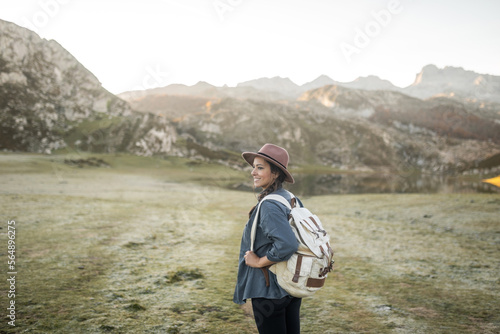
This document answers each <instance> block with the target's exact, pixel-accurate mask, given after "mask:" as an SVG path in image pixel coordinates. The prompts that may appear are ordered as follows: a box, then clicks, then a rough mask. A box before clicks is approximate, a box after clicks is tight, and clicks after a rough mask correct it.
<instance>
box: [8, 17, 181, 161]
mask: <svg viewBox="0 0 500 334" xmlns="http://www.w3.org/2000/svg"><path fill="white" fill-rule="evenodd" d="M175 135H176V134H175V129H174V128H173V127H172V126H171V125H170V124H169V123H168V122H166V121H165V120H164V119H162V118H160V117H157V116H154V115H150V114H141V113H136V112H133V111H132V109H131V108H130V105H129V104H128V103H127V102H125V101H123V100H122V99H120V98H118V97H116V96H115V95H113V94H111V93H109V92H108V91H107V90H105V89H104V88H103V87H102V86H101V83H100V82H99V80H98V79H97V78H96V77H95V76H94V75H93V74H92V73H91V72H89V71H88V70H87V69H86V68H85V67H84V66H83V65H81V64H80V63H79V62H78V61H77V60H76V59H75V58H74V57H73V56H72V55H71V54H70V53H69V52H68V51H66V50H65V49H64V48H63V47H62V46H61V45H59V44H58V43H57V42H55V41H53V40H50V41H48V40H45V39H42V38H40V37H39V36H38V35H37V34H35V33H34V32H32V31H30V30H28V29H25V28H21V27H19V26H17V25H15V24H13V23H10V22H7V21H2V20H0V149H4V150H17V151H29V152H43V153H50V152H52V151H54V150H58V149H62V148H66V149H68V148H72V149H79V150H80V149H81V150H92V151H103V152H113V151H119V150H122V151H123V150H127V151H130V152H133V153H137V154H152V153H153V152H163V153H169V152H170V151H171V149H172V147H171V143H172V141H174V139H175Z"/></svg>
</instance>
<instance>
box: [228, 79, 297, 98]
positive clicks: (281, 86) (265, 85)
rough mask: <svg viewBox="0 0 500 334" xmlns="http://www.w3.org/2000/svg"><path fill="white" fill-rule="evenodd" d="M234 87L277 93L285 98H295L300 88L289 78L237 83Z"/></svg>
mask: <svg viewBox="0 0 500 334" xmlns="http://www.w3.org/2000/svg"><path fill="white" fill-rule="evenodd" d="M236 87H253V88H255V89H258V90H261V91H268V92H279V93H282V94H284V95H286V96H290V97H295V95H296V94H297V93H298V92H299V91H300V87H299V86H298V85H297V84H296V83H294V82H293V81H292V80H290V79H289V78H281V77H273V78H260V79H255V80H250V81H245V82H241V83H239V84H238V85H237V86H236Z"/></svg>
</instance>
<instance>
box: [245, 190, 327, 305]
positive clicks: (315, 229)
mask: <svg viewBox="0 0 500 334" xmlns="http://www.w3.org/2000/svg"><path fill="white" fill-rule="evenodd" d="M289 194H290V196H291V204H290V203H289V202H288V201H287V200H286V199H285V198H284V197H283V196H280V195H276V194H271V195H267V196H266V197H264V199H263V200H262V201H260V203H259V205H258V206H257V212H256V214H255V218H254V221H253V224H252V231H251V248H250V250H252V251H253V244H254V241H255V234H256V230H257V220H258V217H259V210H260V206H261V204H262V202H263V201H264V200H275V201H278V202H280V203H282V204H283V205H285V206H286V207H287V208H288V209H289V210H290V215H289V216H288V218H289V223H290V226H291V228H292V230H293V233H294V234H295V237H296V238H297V241H298V243H299V247H298V249H297V252H295V253H294V254H293V255H292V257H291V258H290V259H288V260H287V261H283V262H278V263H275V264H273V265H272V266H271V267H270V268H269V270H271V272H273V273H274V274H275V275H276V277H277V279H278V284H279V285H280V286H281V287H282V288H283V289H284V290H285V291H286V292H288V293H289V294H290V295H291V296H294V297H298V298H302V297H308V296H311V295H313V294H314V293H315V292H316V291H318V290H319V289H321V288H322V287H323V285H324V284H325V280H326V277H327V276H328V273H329V272H330V271H331V270H332V266H333V262H334V260H333V250H332V248H331V247H330V236H329V235H328V233H327V232H326V231H325V229H324V228H323V226H322V224H321V221H320V220H319V218H318V217H317V216H316V215H314V214H312V213H311V212H310V211H309V210H308V209H306V208H304V207H300V206H299V205H298V203H297V199H296V198H295V196H294V195H293V194H292V193H290V192H289Z"/></svg>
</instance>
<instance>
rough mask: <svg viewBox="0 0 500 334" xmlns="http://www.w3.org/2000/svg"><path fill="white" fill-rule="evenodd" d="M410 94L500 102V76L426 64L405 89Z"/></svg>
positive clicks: (420, 96) (425, 96) (421, 96)
mask: <svg viewBox="0 0 500 334" xmlns="http://www.w3.org/2000/svg"><path fill="white" fill-rule="evenodd" d="M404 92H405V93H406V94H408V95H411V96H415V97H418V98H429V97H431V96H435V95H444V96H449V97H458V98H465V99H472V100H480V101H492V102H500V77H499V76H494V75H488V74H479V73H476V72H473V71H467V70H464V69H463V68H461V67H451V66H447V67H445V68H443V69H440V68H438V67H436V66H435V65H427V66H425V67H424V68H423V69H422V71H420V73H418V74H417V76H416V78H415V82H414V83H413V84H411V85H410V86H408V87H406V88H405V89H404Z"/></svg>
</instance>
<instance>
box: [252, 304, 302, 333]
mask: <svg viewBox="0 0 500 334" xmlns="http://www.w3.org/2000/svg"><path fill="white" fill-rule="evenodd" d="M301 302H302V299H301V298H295V297H285V298H282V299H265V298H252V309H253V314H254V317H255V323H256V324H257V328H258V329H259V333H260V334H299V333H300V317H299V313H300V303H301Z"/></svg>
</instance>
